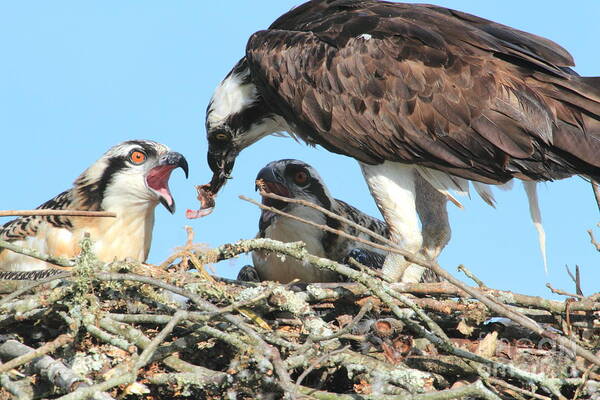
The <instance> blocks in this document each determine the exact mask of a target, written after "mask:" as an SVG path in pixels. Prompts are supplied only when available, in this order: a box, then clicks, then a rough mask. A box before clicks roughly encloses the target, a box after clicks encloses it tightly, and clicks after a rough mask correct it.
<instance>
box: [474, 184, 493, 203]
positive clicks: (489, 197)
mask: <svg viewBox="0 0 600 400" xmlns="http://www.w3.org/2000/svg"><path fill="white" fill-rule="evenodd" d="M472 183H473V187H474V188H475V191H476V192H477V193H478V194H479V196H480V197H481V198H482V199H483V201H485V202H486V203H488V204H489V205H490V206H492V207H494V208H496V199H495V198H494V193H493V192H492V189H491V188H490V186H489V185H486V184H484V183H480V182H475V181H473V182H472Z"/></svg>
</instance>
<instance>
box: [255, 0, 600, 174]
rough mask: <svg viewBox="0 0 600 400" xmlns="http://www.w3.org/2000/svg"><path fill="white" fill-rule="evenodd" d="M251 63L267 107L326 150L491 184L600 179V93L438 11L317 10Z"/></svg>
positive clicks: (263, 47) (522, 39)
mask: <svg viewBox="0 0 600 400" xmlns="http://www.w3.org/2000/svg"><path fill="white" fill-rule="evenodd" d="M246 55H247V58H248V62H249V65H250V68H251V72H252V76H253V79H254V80H255V81H256V82H257V83H258V86H259V90H261V95H262V96H263V97H264V99H265V101H267V102H268V103H269V105H270V106H271V107H273V108H274V109H275V110H276V111H277V112H278V113H280V114H281V115H283V116H284V117H285V118H286V119H287V120H288V121H292V122H293V125H295V127H294V128H295V129H296V130H297V133H299V134H300V135H301V136H302V137H303V138H304V139H305V140H307V141H309V142H314V143H317V144H320V145H322V146H323V147H325V148H327V149H328V150H330V151H334V152H337V153H341V154H345V155H348V156H351V157H354V158H356V159H358V160H360V161H363V162H366V163H380V162H382V161H384V160H390V161H400V162H408V163H416V164H421V165H424V166H428V167H432V168H435V169H439V170H443V171H446V172H449V173H451V174H454V175H458V176H461V177H464V178H467V179H474V180H478V181H482V182H487V183H499V182H505V181H507V180H509V179H510V178H512V177H515V176H516V177H527V178H531V179H535V180H544V179H556V178H561V177H564V176H566V175H569V174H574V173H577V174H584V175H589V176H592V177H596V178H598V177H600V168H599V167H600V158H599V157H598V156H597V155H598V154H600V153H599V152H600V141H599V137H600V88H599V87H600V85H598V81H597V80H593V78H580V77H578V76H576V74H575V73H574V72H573V71H571V70H570V69H569V68H567V67H568V66H569V65H571V64H572V59H571V57H570V55H569V54H568V53H567V52H566V51H565V50H564V49H563V48H561V47H560V46H558V45H556V44H554V43H553V42H551V41H549V40H547V39H543V38H539V37H537V36H535V35H531V34H527V33H525V32H521V31H518V30H515V29H512V28H509V27H506V26H504V25H500V24H496V23H493V22H491V21H487V20H484V19H481V18H477V17H475V16H470V15H468V14H464V13H459V12H456V11H452V10H448V9H445V8H440V7H434V6H422V5H409V4H401V3H385V2H376V1H347V0H342V1H320V2H319V1H315V2H311V3H307V4H304V5H302V6H300V7H298V8H297V9H295V10H293V11H291V12H290V13H288V14H286V15H284V16H282V17H281V18H280V19H278V20H277V21H276V22H275V23H274V24H273V25H272V26H271V28H270V29H269V30H267V31H260V32H257V33H256V34H254V35H253V36H252V37H251V38H250V40H249V42H248V46H247V52H246Z"/></svg>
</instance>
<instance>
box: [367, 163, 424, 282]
mask: <svg viewBox="0 0 600 400" xmlns="http://www.w3.org/2000/svg"><path fill="white" fill-rule="evenodd" d="M361 168H362V172H363V175H364V176H365V180H366V181H367V184H368V185H369V190H370V191H371V194H372V195H373V198H374V199H375V203H376V204H377V207H378V208H379V210H380V211H381V214H382V215H383V218H384V219H385V221H386V223H387V224H388V227H389V230H390V239H392V240H393V241H394V242H396V243H397V244H398V245H399V246H400V248H402V249H403V250H406V251H409V252H411V253H414V254H417V252H418V251H419V250H420V249H421V244H422V242H423V237H422V235H421V230H420V228H419V221H418V218H417V210H416V185H415V175H416V174H415V170H414V167H412V166H410V165H405V164H400V163H395V162H389V161H386V162H385V163H383V164H379V165H366V164H361ZM409 267H411V263H408V262H406V260H405V259H404V257H402V256H401V255H399V254H388V256H387V257H386V259H385V263H384V264H383V273H384V274H385V275H386V276H388V277H389V278H391V279H393V280H397V281H399V280H401V281H403V282H418V281H419V280H420V279H421V275H422V273H423V268H422V267H419V266H412V267H411V268H410V272H411V274H410V276H405V271H407V269H408V268H409ZM417 275H418V277H417Z"/></svg>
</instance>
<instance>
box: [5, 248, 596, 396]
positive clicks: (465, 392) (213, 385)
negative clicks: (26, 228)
mask: <svg viewBox="0 0 600 400" xmlns="http://www.w3.org/2000/svg"><path fill="white" fill-rule="evenodd" d="M90 248H91V246H89V244H88V245H86V244H85V243H84V245H83V251H82V255H81V256H80V257H79V258H78V259H77V260H76V267H75V268H74V270H73V271H72V272H71V273H70V274H69V273H62V274H61V275H58V276H57V277H58V278H61V281H60V284H58V286H56V281H55V282H54V283H55V285H54V286H55V287H54V288H51V287H37V288H33V287H29V288H24V289H21V290H20V291H19V292H17V293H14V294H12V295H9V296H6V297H4V298H2V300H0V332H1V335H0V358H1V360H2V362H3V363H4V364H0V386H1V387H2V388H1V389H0V399H8V398H18V399H33V398H64V399H84V398H96V399H98V398H102V399H110V398H143V399H165V398H170V399H199V398H200V399H204V398H205V399H220V398H232V399H256V398H265V399H269V398H284V397H285V398H297V399H299V398H315V399H333V398H340V399H370V398H373V399H374V398H378V399H379V398H381V399H406V398H412V399H438V398H439V399H450V398H464V397H470V398H486V399H498V398H520V399H523V398H537V399H546V398H569V399H572V398H578V399H586V398H599V396H600V368H599V366H598V365H597V364H595V363H594V362H593V358H592V361H590V360H588V359H586V357H588V358H589V356H581V355H578V354H580V353H581V354H584V355H585V354H587V353H585V352H583V351H587V352H589V353H590V354H592V355H594V354H598V350H599V349H600V332H599V327H600V324H599V319H600V314H599V310H600V299H599V298H598V296H596V297H593V296H592V297H590V298H583V299H582V298H577V299H573V298H570V299H568V300H567V301H565V302H558V301H548V300H543V299H540V298H535V297H529V296H525V295H518V294H514V293H510V292H501V291H495V290H492V289H488V288H480V289H478V290H479V292H481V293H483V295H486V296H488V297H493V298H495V299H496V301H497V302H498V303H499V304H502V305H503V306H504V307H506V308H507V309H510V311H512V312H513V313H518V315H520V316H522V317H523V318H527V319H528V320H531V321H532V323H533V321H535V323H536V324H538V325H539V326H540V327H542V328H543V331H544V332H549V331H550V332H554V334H555V335H557V336H561V337H563V338H565V339H567V340H569V341H570V342H572V343H573V346H572V347H571V348H565V347H563V346H562V345H559V344H558V343H559V342H558V341H557V340H552V339H550V338H549V337H547V335H546V336H543V335H540V334H539V333H538V332H534V331H532V330H530V329H528V328H525V327H523V326H521V325H519V324H516V323H514V322H511V321H509V320H507V319H506V318H495V317H504V315H503V314H501V313H498V312H496V311H494V310H491V309H490V308H488V307H486V305H484V304H483V303H482V302H480V301H479V300H477V299H473V298H472V296H470V295H468V294H467V293H465V291H464V290H463V289H459V288H457V287H455V286H453V285H450V284H449V283H447V282H444V283H436V284H419V285H410V284H390V283H387V282H385V281H383V280H382V279H381V278H380V277H377V276H374V275H373V274H370V273H368V271H357V270H353V269H350V268H348V267H347V266H343V265H340V264H337V263H335V262H333V261H330V260H325V259H318V258H316V257H314V256H310V255H307V254H306V252H305V250H304V249H303V247H302V245H301V244H299V243H280V242H275V241H269V240H265V239H253V240H247V241H240V242H238V243H234V244H229V245H224V246H221V247H219V248H217V249H213V250H208V251H206V250H204V251H202V250H199V249H198V247H197V246H194V245H193V244H192V241H191V240H190V241H188V243H187V244H186V245H185V246H184V247H183V248H181V249H179V250H178V252H177V253H176V254H174V255H173V256H172V257H171V258H170V259H169V260H167V262H166V263H165V264H164V265H162V266H161V267H152V266H147V265H141V264H136V263H124V262H121V263H112V264H108V265H103V264H101V263H99V262H98V261H97V260H95V258H94V257H93V254H91V253H90V252H89V249H90ZM257 248H260V249H263V250H269V251H278V252H280V253H281V254H284V255H285V256H287V257H290V256H293V257H297V258H300V259H303V260H304V261H305V262H311V263H313V264H314V265H316V266H317V267H319V268H330V269H335V270H336V271H337V272H338V273H340V274H342V275H345V276H346V277H347V278H348V279H350V280H354V281H355V283H353V282H350V283H340V284H312V285H301V284H291V285H281V284H276V283H272V282H264V283H262V284H250V283H243V282H236V281H226V280H215V279H214V278H212V277H211V276H210V275H208V274H207V273H206V272H205V271H204V269H203V265H205V264H206V263H209V262H215V261H219V260H223V259H227V258H232V257H235V256H237V255H238V254H241V253H243V252H248V251H251V250H254V249H257ZM190 267H192V268H194V269H195V270H196V271H195V272H190V270H189V268H190ZM29 285H30V286H34V285H36V284H35V283H34V284H29ZM44 285H51V284H49V283H47V282H46V283H44ZM561 343H564V341H563V342H561ZM582 352H583V353H582Z"/></svg>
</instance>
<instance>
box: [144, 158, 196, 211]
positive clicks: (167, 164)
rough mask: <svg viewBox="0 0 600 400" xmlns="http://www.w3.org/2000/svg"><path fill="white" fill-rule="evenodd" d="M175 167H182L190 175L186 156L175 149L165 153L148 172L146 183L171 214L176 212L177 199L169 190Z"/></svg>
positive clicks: (186, 174) (186, 175)
mask: <svg viewBox="0 0 600 400" xmlns="http://www.w3.org/2000/svg"><path fill="white" fill-rule="evenodd" d="M175 168H181V169H182V170H183V172H184V173H185V177H186V178H187V177H188V174H189V168H188V163H187V160H186V159H185V157H184V156H183V155H182V154H181V153H177V152H175V151H171V152H168V153H166V154H163V155H162V156H161V157H160V159H159V160H158V163H157V165H156V166H155V167H153V168H152V169H151V170H150V171H149V172H148V173H147V174H146V184H147V185H148V187H149V188H150V189H151V190H152V191H153V192H154V193H156V194H157V195H158V198H159V200H160V202H161V204H162V205H163V206H165V208H166V209H167V210H169V212H170V213H171V214H173V213H175V200H174V199H173V196H172V195H171V191H170V190H169V178H170V176H171V172H173V170H174V169H175Z"/></svg>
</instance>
